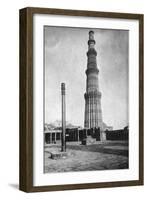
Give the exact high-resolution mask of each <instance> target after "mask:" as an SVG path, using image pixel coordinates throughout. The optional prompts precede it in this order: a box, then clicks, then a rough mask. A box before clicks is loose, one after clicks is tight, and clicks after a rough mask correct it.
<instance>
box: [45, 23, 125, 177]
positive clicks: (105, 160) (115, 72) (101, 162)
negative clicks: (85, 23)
mask: <svg viewBox="0 0 147 200" xmlns="http://www.w3.org/2000/svg"><path fill="white" fill-rule="evenodd" d="M128 50H129V34H128V30H113V29H98V28H93V29H90V28H72V27H51V26H44V76H45V78H44V86H45V89H44V173H57V172H74V171H91V170H110V169H111V170H112V169H127V168H129V117H128V116H129V113H128V106H129V105H128V102H129V101H128V92H129V91H128V90H129V85H128V73H129V64H128Z"/></svg>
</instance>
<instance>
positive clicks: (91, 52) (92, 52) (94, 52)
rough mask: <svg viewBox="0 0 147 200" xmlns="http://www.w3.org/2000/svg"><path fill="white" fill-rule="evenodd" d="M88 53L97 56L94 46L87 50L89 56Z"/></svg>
mask: <svg viewBox="0 0 147 200" xmlns="http://www.w3.org/2000/svg"><path fill="white" fill-rule="evenodd" d="M90 55H95V56H97V52H96V50H95V49H94V48H90V49H89V50H88V52H87V56H90Z"/></svg>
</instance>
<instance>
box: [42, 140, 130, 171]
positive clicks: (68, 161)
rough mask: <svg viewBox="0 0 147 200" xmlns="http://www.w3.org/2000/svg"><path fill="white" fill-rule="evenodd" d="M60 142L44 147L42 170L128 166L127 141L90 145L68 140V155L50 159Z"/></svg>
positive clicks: (97, 168)
mask: <svg viewBox="0 0 147 200" xmlns="http://www.w3.org/2000/svg"><path fill="white" fill-rule="evenodd" d="M60 151H61V144H60V143H59V144H50V145H45V147H44V172H45V173H51V172H54V173H55V172H71V171H91V170H108V169H111V170H112V169H127V168H128V142H127V141H106V142H97V143H96V144H92V145H81V144H80V142H68V143H67V146H66V152H67V153H68V155H69V156H67V157H64V158H60V159H57V160H54V159H51V153H52V152H60Z"/></svg>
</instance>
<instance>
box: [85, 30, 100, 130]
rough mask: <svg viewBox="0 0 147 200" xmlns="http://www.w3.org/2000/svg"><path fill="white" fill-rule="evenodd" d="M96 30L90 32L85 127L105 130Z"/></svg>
mask: <svg viewBox="0 0 147 200" xmlns="http://www.w3.org/2000/svg"><path fill="white" fill-rule="evenodd" d="M95 43H96V42H95V40H94V32H93V31H90V32H89V40H88V52H87V69H86V76H87V78H86V93H85V94H84V97H85V120H84V127H85V128H100V132H102V130H103V121H102V109H101V92H100V91H99V81H98V74H99V70H98V68H97V61H96V56H97V52H96V50H95Z"/></svg>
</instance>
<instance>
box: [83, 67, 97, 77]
mask: <svg viewBox="0 0 147 200" xmlns="http://www.w3.org/2000/svg"><path fill="white" fill-rule="evenodd" d="M85 73H86V75H88V74H90V73H96V74H98V73H99V70H98V68H96V67H91V68H88V69H86V71H85Z"/></svg>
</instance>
